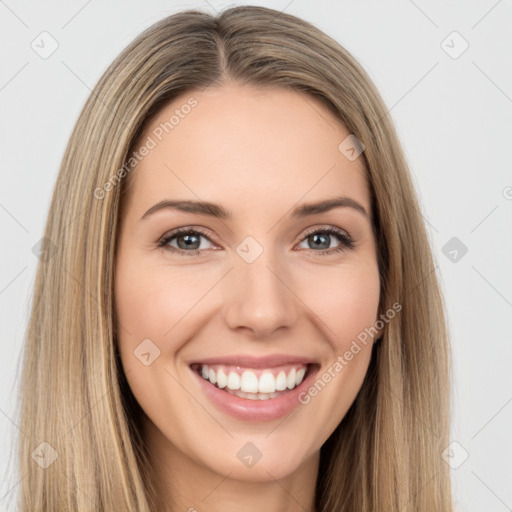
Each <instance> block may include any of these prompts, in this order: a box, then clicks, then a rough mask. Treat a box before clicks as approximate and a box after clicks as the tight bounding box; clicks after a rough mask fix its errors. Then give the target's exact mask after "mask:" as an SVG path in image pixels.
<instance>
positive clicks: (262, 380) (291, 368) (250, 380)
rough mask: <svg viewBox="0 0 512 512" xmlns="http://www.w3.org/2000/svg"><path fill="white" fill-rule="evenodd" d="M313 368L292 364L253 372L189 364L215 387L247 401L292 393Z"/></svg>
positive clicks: (230, 366)
mask: <svg viewBox="0 0 512 512" xmlns="http://www.w3.org/2000/svg"><path fill="white" fill-rule="evenodd" d="M313 366H315V365H314V364H299V363H296V364H286V365H283V366H279V367H274V368H258V369H255V368H242V367H240V366H233V365H224V364H210V365H207V364H202V363H194V364H192V365H190V367H191V369H192V370H193V371H195V372H196V373H197V374H198V375H200V376H201V377H202V378H203V379H204V380H206V381H208V382H209V383H210V384H212V385H213V386H215V387H216V388H218V389H221V390H223V391H225V392H226V393H229V394H231V395H235V396H238V397H240V398H246V399H249V400H268V399H272V398H276V397H278V396H281V395H283V394H286V393H288V392H290V391H292V390H293V389H295V388H296V387H297V386H299V385H300V384H301V383H302V382H303V381H304V379H305V378H306V377H307V376H308V375H309V373H310V371H311V369H312V367H313Z"/></svg>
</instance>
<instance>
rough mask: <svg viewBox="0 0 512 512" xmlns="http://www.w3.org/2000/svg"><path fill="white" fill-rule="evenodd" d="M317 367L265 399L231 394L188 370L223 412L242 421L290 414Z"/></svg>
mask: <svg viewBox="0 0 512 512" xmlns="http://www.w3.org/2000/svg"><path fill="white" fill-rule="evenodd" d="M318 369H319V368H318V367H312V368H311V369H310V370H309V372H308V373H307V375H306V378H305V379H304V380H303V381H302V382H301V383H300V384H299V385H298V386H297V387H296V388H294V389H292V390H289V391H286V392H285V393H283V394H282V395H279V396H276V397H275V398H268V399H267V400H250V399H248V398H240V397H238V396H236V395H231V394H230V393H227V392H226V391H223V390H222V389H219V388H218V387H216V386H214V385H213V384H212V383H211V382H209V381H207V380H206V379H203V377H201V376H200V375H199V374H198V373H197V372H196V371H194V370H192V369H190V371H191V372H192V373H193V374H194V375H195V376H196V378H197V379H198V380H199V384H200V386H201V387H202V389H203V390H204V392H205V393H206V396H207V397H208V398H209V399H210V400H211V401H212V402H213V403H214V404H215V405H216V406H217V407H218V408H219V409H220V410H221V411H223V412H225V413H227V414H229V415H230V416H233V417H235V418H237V419H239V420H243V421H253V422H261V421H272V420H276V419H279V418H282V417H283V416H286V415H288V414H290V413H291V412H292V411H293V410H294V409H295V408H296V407H298V406H299V405H302V404H301V402H300V401H299V395H300V394H301V393H302V392H305V391H306V390H307V389H308V388H309V387H310V382H311V381H312V380H313V378H314V376H315V374H316V373H317V372H318Z"/></svg>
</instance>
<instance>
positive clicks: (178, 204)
mask: <svg viewBox="0 0 512 512" xmlns="http://www.w3.org/2000/svg"><path fill="white" fill-rule="evenodd" d="M341 207H344V208H352V209H354V210H356V211H358V212H359V213H361V214H362V215H364V216H365V217H366V218H368V219H369V218H370V216H369V214H368V212H367V211H366V208H365V207H364V206H363V205H362V204H360V203H358V202H357V201H355V200H354V199H352V198H350V197H345V196H340V197H333V198H331V199H325V200H323V201H317V202H313V203H305V204H302V205H300V206H297V207H296V208H294V210H293V211H292V213H291V216H292V217H294V218H303V217H308V216H310V215H315V214H318V213H324V212H327V211H330V210H332V209H334V208H341ZM167 209H170V210H178V211H182V212H187V213H196V214H199V215H209V216H211V217H215V218H218V219H222V220H231V218H232V215H231V212H230V211H229V210H226V209H225V208H224V207H223V206H221V205H219V204H215V203H210V202H208V201H190V200H174V201H173V200H169V199H164V200H163V201H160V202H158V203H156V204H155V205H154V206H152V207H151V208H150V209H149V210H148V211H147V212H146V213H145V214H144V215H143V216H142V217H141V218H140V220H143V219H145V218H147V217H149V216H150V215H152V214H154V213H156V212H158V211H160V210H167Z"/></svg>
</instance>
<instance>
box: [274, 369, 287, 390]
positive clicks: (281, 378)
mask: <svg viewBox="0 0 512 512" xmlns="http://www.w3.org/2000/svg"><path fill="white" fill-rule="evenodd" d="M286 387H287V381H286V373H284V372H283V370H281V371H280V372H279V373H278V374H277V379H276V391H284V390H285V389H286Z"/></svg>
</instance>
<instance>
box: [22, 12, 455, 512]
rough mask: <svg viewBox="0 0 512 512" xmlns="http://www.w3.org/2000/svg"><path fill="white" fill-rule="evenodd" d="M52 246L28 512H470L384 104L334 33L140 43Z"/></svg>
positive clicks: (71, 171)
mask: <svg viewBox="0 0 512 512" xmlns="http://www.w3.org/2000/svg"><path fill="white" fill-rule="evenodd" d="M45 243H46V247H44V248H43V250H46V251H47V255H48V257H47V258H45V262H44V263H41V265H40V267H39V269H38V275H37V280H36V284H35V292H34V303H33V309H32V314H31V318H30V324H29V328H28V332H27V339H26V351H25V356H24V369H23V382H22V411H21V427H22V430H23V431H24V432H25V433H27V437H23V438H21V439H20V461H21V462H20V464H21V474H26V477H25V478H24V479H23V480H22V482H21V484H20V485H21V496H20V497H21V504H20V510H23V511H29V510H30V511H33V510H41V511H50V510H51V511H55V510H75V511H80V512H84V511H92V510H105V511H107V510H108V511H110V510H127V511H150V510H151V511H159V512H163V511H176V510H199V511H201V510H223V511H228V510H231V509H235V507H236V509H237V510H307V511H354V510H361V511H362V510H364V511H377V510H378V511H383V510H385V511H396V512H398V511H402V512H405V511H415V512H436V511H450V510H452V503H451V491H450V482H449V467H448V465H447V464H446V463H445V462H444V461H443V460H442V458H441V452H442V451H443V450H444V449H445V447H446V446H447V445H448V442H449V439H448V435H449V368H450V365H449V345H448V340H447V334H446V327H445V323H444V311H443V305H442V299H441V294H440V291H439V288H438V283H437V279H436V276H435V272H434V265H433V258H432V254H431V250H430V247H429V244H428V239H427V236H426V233H425V229H424V225H423V221H422V217H421V213H420V210H419V206H418V202H417V199H416V195H415V192H414V189H413V186H412V183H411V179H410V176H409V172H408V169H407V165H406V162H405V159H404V157H403V154H402V151H401V149H400V145H399V142H398V139H397V136H396V134H395V131H394V128H393V126H392V124H391V121H390V120H389V118H388V117H387V112H386V109H385V106H384V104H383V101H382V99H381V98H380V96H379V95H378V93H377V91H376V90H375V88H374V86H373V84H372V83H371V80H370V79H369V77H368V76H367V74H366V73H365V72H364V71H363V70H362V68H361V67H360V66H359V64H358V63H357V62H356V61H355V60H354V58H353V57H352V56H351V55H350V54H349V53H348V52H347V51H346V50H345V49H344V48H342V47H341V46H340V45H339V44H337V43H336V42H335V41H333V40H332V39H330V38H329V37H328V36H326V35H325V34H323V33H322V32H320V31H319V30H318V29H316V28H315V27H313V26H312V25H310V24H308V23H306V22H304V21H302V20H300V19H298V18H296V17H293V16H290V15H287V14H284V13H279V12H277V11H273V10H271V9H267V8H262V7H235V8H231V9H228V10H225V11H224V12H222V13H221V14H219V15H218V16H217V17H212V16H210V15H208V14H205V13H201V12H198V11H187V12H182V13H178V14H176V15H173V16H169V17H167V18H165V19H163V20H161V21H160V22H158V23H156V24H155V25H153V26H152V27H150V28H149V29H148V30H146V31H145V32H144V33H142V34H141V35H140V36H139V37H137V38H136V40H135V41H134V42H133V43H131V44H130V45H129V46H128V47H127V48H126V49H125V50H124V51H123V52H122V53H121V55H120V56H119V57H118V58H117V59H116V60H115V61H114V62H113V63H112V65H111V66H110V67H109V69H108V70H107V71H106V72H105V74H104V75H103V77H102V78H101V79H100V81H99V83H98V84H97V85H96V87H95V89H94V90H93V93H92V94H91V96H90V98H89V99H88V101H87V103H86V105H85V107H84V109H83V111H82V113H81V115H80V117H79V119H78V122H77V124H76V126H75V129H74V131H73V134H72V136H71V139H70V142H69V144H68V147H67V150H66V153H65V155H64V158H63V162H62V167H61V170H60V174H59V177H58V180H57V184H56V188H55V191H54V197H53V201H52V205H51V208H50V212H49V218H48V222H47V227H46V233H45ZM319 244H320V245H319ZM332 244H334V246H331V245H332ZM324 246H326V247H324ZM318 248H320V249H321V250H317V249H318Z"/></svg>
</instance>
